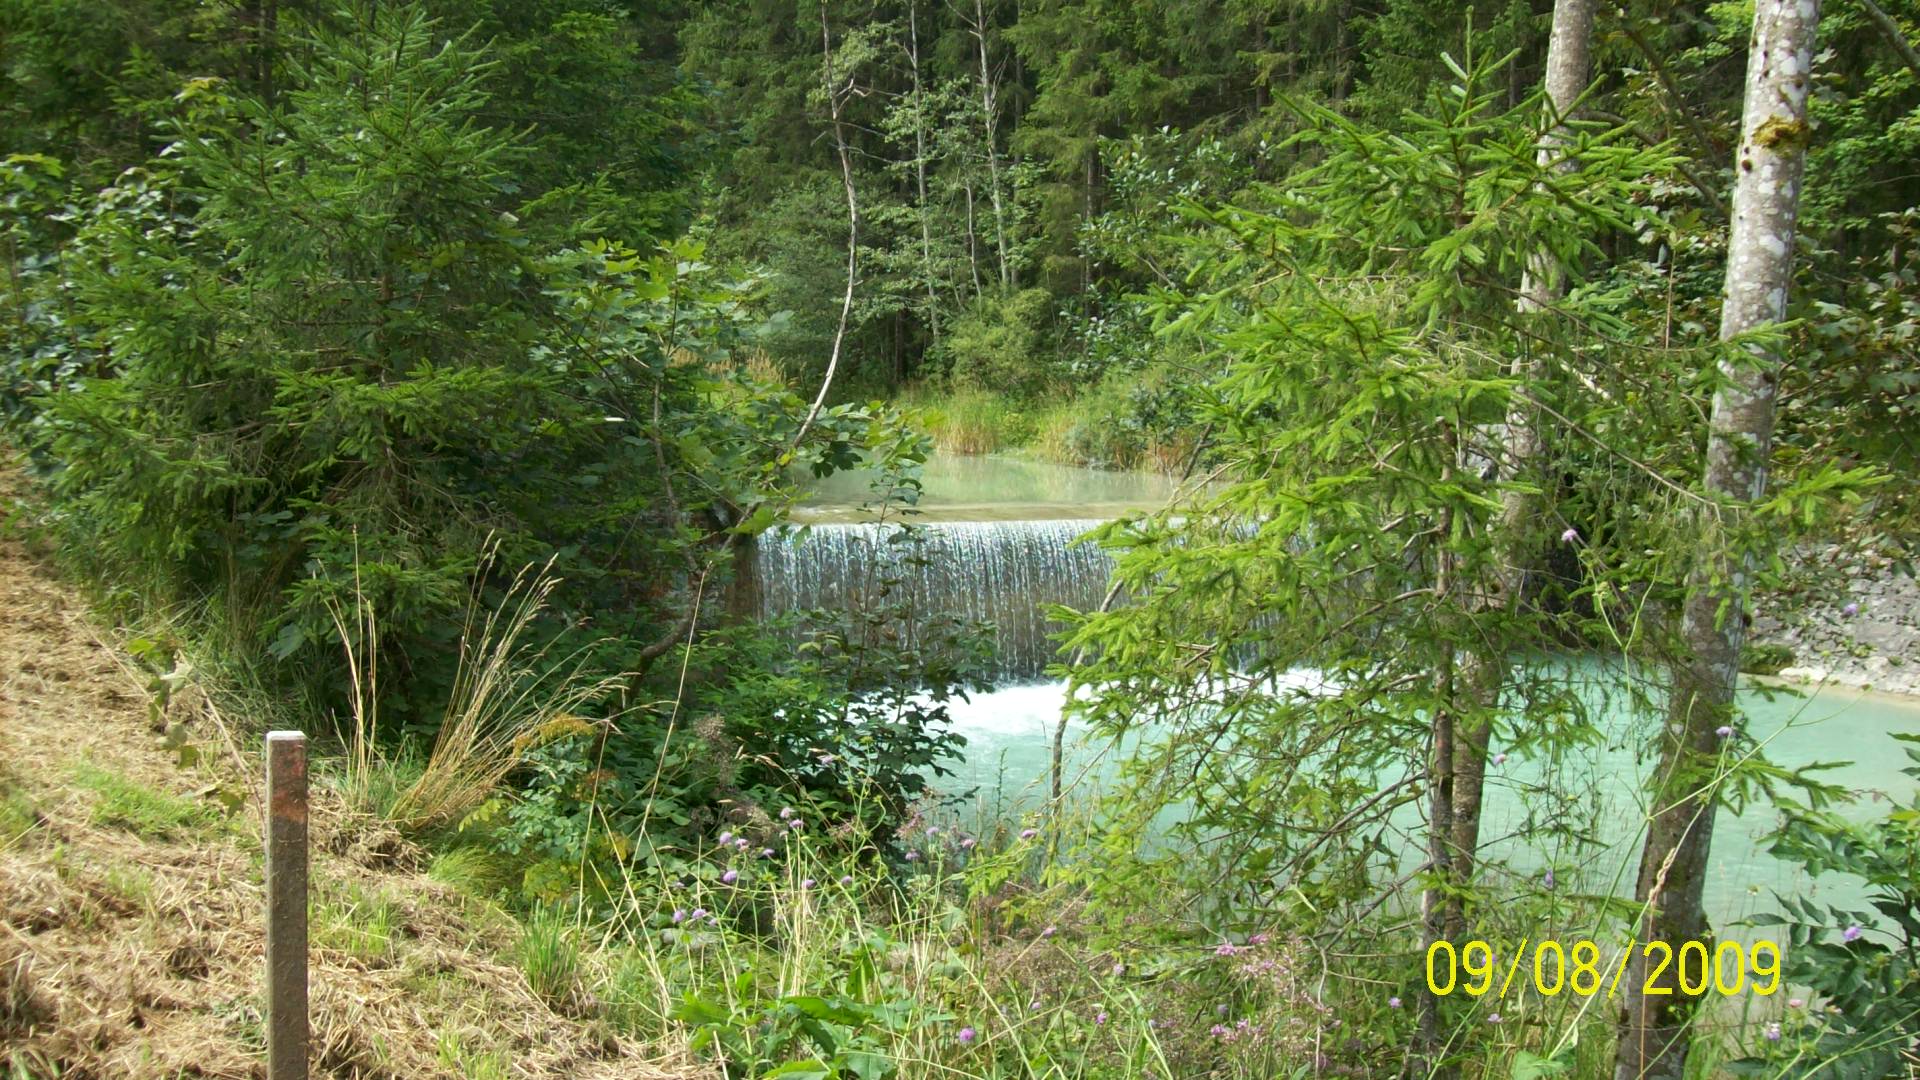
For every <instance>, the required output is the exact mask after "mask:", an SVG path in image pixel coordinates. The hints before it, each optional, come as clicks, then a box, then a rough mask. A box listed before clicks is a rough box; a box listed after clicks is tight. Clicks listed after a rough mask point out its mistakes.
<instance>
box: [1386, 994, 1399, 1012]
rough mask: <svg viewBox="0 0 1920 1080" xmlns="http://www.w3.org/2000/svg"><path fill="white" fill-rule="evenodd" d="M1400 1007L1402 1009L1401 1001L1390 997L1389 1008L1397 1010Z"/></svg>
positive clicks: (1388, 1000)
mask: <svg viewBox="0 0 1920 1080" xmlns="http://www.w3.org/2000/svg"><path fill="white" fill-rule="evenodd" d="M1399 1007H1400V999H1399V998H1398V997H1390V998H1388V999H1387V1008H1389V1009H1397V1008H1399Z"/></svg>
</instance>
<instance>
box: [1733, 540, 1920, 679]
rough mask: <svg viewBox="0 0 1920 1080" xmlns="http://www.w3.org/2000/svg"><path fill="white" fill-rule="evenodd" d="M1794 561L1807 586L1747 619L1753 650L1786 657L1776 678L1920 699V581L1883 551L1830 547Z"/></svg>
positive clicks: (1804, 555) (1778, 599)
mask: <svg viewBox="0 0 1920 1080" xmlns="http://www.w3.org/2000/svg"><path fill="white" fill-rule="evenodd" d="M1799 561H1800V562H1801V567H1800V569H1802V570H1804V571H1805V575H1804V576H1805V579H1806V580H1807V582H1808V584H1807V585H1806V586H1805V587H1803V588H1801V589H1799V590H1797V591H1796V592H1795V593H1794V594H1792V595H1784V596H1778V597H1775V598H1773V599H1772V601H1771V602H1763V603H1762V604H1761V605H1760V606H1759V610H1758V611H1756V612H1755V614H1754V620H1753V627H1752V635H1751V638H1752V641H1753V644H1754V645H1755V646H1756V647H1757V651H1759V652H1761V653H1765V652H1768V651H1771V652H1773V653H1775V654H1776V655H1777V656H1778V657H1780V658H1781V659H1785V657H1786V655H1787V654H1788V653H1791V659H1790V660H1787V661H1786V663H1785V665H1784V666H1783V667H1780V669H1779V671H1778V676H1779V677H1780V678H1781V679H1783V680H1785V681H1787V682H1790V683H1800V684H1808V685H1814V684H1820V683H1828V684H1833V685H1839V686H1850V687H1859V688H1862V689H1869V690H1877V691H1880V692H1882V693H1891V694H1913V695H1920V581H1916V580H1915V579H1914V578H1913V577H1912V576H1911V575H1910V574H1908V573H1907V572H1906V570H1905V568H1904V567H1903V566H1902V565H1901V564H1900V563H1899V561H1898V560H1897V559H1896V558H1894V557H1893V556H1892V555H1890V554H1887V553H1884V552H1866V553H1862V552H1858V551H1849V550H1845V549H1842V548H1841V547H1840V546H1838V545H1832V546H1828V547H1824V548H1815V549H1811V550H1809V551H1807V552H1805V553H1803V555H1802V557H1801V559H1800V560H1799ZM1796 576H1799V575H1796ZM1769 666H1771V665H1769Z"/></svg>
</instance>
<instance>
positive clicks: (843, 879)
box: [840, 874, 853, 889]
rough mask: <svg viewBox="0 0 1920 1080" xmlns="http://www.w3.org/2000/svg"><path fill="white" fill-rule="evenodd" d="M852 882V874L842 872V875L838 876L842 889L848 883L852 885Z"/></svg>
mask: <svg viewBox="0 0 1920 1080" xmlns="http://www.w3.org/2000/svg"><path fill="white" fill-rule="evenodd" d="M852 884H853V875H852V874H842V875H841V876H840V887H841V888H843V889H844V888H846V887H847V886H849V885H852Z"/></svg>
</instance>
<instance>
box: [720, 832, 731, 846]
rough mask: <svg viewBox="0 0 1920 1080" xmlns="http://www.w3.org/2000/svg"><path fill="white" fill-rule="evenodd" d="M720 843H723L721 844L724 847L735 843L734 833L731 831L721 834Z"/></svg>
mask: <svg viewBox="0 0 1920 1080" xmlns="http://www.w3.org/2000/svg"><path fill="white" fill-rule="evenodd" d="M720 843H721V844H723V845H724V844H731V843H733V833H732V832H731V831H729V832H723V833H721V834H720Z"/></svg>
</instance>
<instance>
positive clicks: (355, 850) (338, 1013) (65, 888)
mask: <svg viewBox="0 0 1920 1080" xmlns="http://www.w3.org/2000/svg"><path fill="white" fill-rule="evenodd" d="M5 482H6V477H5V476H4V475H0V485H4V483H5ZM0 497H4V489H3V488H0ZM109 636H111V635H109ZM123 662H124V661H123V660H122V658H119V657H117V656H116V655H115V654H114V652H113V651H112V650H110V649H109V648H107V647H106V646H104V645H102V644H101V643H100V641H99V640H98V638H97V637H96V635H95V633H94V630H93V628H92V627H91V626H90V625H89V624H88V622H87V621H86V618H85V611H84V608H83V606H82V605H81V604H80V602H79V601H78V600H77V599H76V598H75V597H74V596H73V594H72V593H70V592H69V591H68V590H66V589H65V588H63V587H62V586H61V585H60V584H59V583H58V582H56V581H55V580H54V579H53V578H52V576H51V575H50V573H49V572H48V571H47V570H46V569H45V568H44V567H43V566H42V565H41V564H40V563H38V562H37V561H36V560H34V559H32V558H31V557H29V556H28V554H27V553H26V552H25V551H23V550H22V549H21V547H20V545H19V544H18V543H16V542H14V541H12V540H9V539H5V538H0V762H6V763H7V773H6V775H5V776H4V777H0V781H4V782H3V783H0V788H4V790H0V799H3V800H4V801H5V802H6V804H7V805H8V806H11V807H13V808H14V811H13V812H11V813H10V814H9V815H8V818H7V820H8V821H9V822H10V823H11V824H10V825H9V826H8V827H9V829H10V834H9V835H11V839H10V840H8V842H6V843H3V844H0V1075H5V1076H7V1077H8V1080H14V1078H15V1077H31V1078H34V1080H49V1078H53V1077H59V1078H60V1080H147V1078H153V1080H161V1078H165V1080H178V1078H182V1077H200V1078H233V1080H240V1078H249V1080H252V1078H259V1077H262V1076H263V1075H264V1064H263V1060H262V1034H261V1030H262V1029H261V1017H260V1001H261V998H260V988H261V975H262V966H261V957H262V955H263V951H264V936H263V927H262V906H263V901H262V895H261V885H260V881H261V870H260V852H259V843H258V841H257V839H256V837H257V836H258V835H259V827H260V819H259V792H258V790H257V777H258V774H259V770H258V760H257V756H255V755H253V754H251V753H243V752H241V751H240V750H239V749H238V748H237V747H233V746H231V745H230V744H228V743H227V742H226V741H225V739H224V737H223V736H222V734H221V732H222V729H223V727H224V725H223V724H221V723H220V722H219V720H218V717H217V714H216V713H214V712H213V710H212V707H211V705H210V703H207V702H206V701H205V700H204V699H203V698H199V697H198V696H197V695H187V694H176V695H175V696H174V699H173V701H172V703H171V704H170V706H169V707H168V710H167V712H166V714H165V715H164V716H163V717H162V719H163V721H165V722H166V723H168V724H170V725H171V726H172V727H174V728H177V729H179V730H180V731H181V732H183V733H184V734H185V735H186V737H187V738H188V739H190V740H192V741H193V742H194V743H195V744H196V745H199V746H201V747H202V748H203V749H204V750H208V751H212V752H208V753H203V754H201V755H200V761H199V763H198V764H196V765H194V766H192V767H191V768H182V767H181V766H179V765H178V764H177V763H176V761H175V759H174V757H173V755H172V754H171V753H170V752H169V751H167V750H166V749H165V746H164V744H163V743H162V740H161V738H160V736H159V735H158V734H157V733H155V732H154V731H153V730H152V727H151V726H150V725H149V720H148V713H147V704H146V700H145V696H144V691H143V690H142V689H141V685H140V684H139V683H137V682H135V681H134V680H133V679H132V678H130V676H129V674H128V672H127V670H126V669H123V667H122V664H123ZM130 666H131V665H128V667H130ZM83 763H85V764H84V766H83ZM76 768H85V769H91V770H96V771H97V776H99V777H107V778H110V779H108V780H104V781H102V782H101V783H100V784H96V785H95V788H94V789H93V790H89V789H88V788H87V787H83V786H79V785H75V784H73V783H71V782H70V779H71V777H72V776H73V774H74V770H75V769H76ZM215 785H224V786H226V787H228V788H230V789H236V790H240V791H244V792H246V793H247V796H248V797H247V800H246V802H245V804H244V805H243V806H242V807H241V808H240V810H239V811H238V812H237V815H236V817H235V818H234V819H233V820H232V821H230V822H226V823H224V824H220V822H221V818H220V815H221V814H222V813H224V811H220V810H218V809H215V810H213V811H212V813H213V817H214V820H215V822H216V826H217V827H200V826H193V827H183V828H177V829H176V828H168V829H165V830H163V831H161V832H159V833H155V832H153V831H152V830H140V829H135V828H131V827H128V826H127V825H126V824H124V823H108V822H106V821H103V820H99V819H97V818H96V815H97V814H99V813H100V810H101V807H102V805H103V799H105V798H109V797H118V798H121V799H123V800H131V802H130V803H128V804H127V805H131V806H134V807H136V808H145V809H151V808H152V807H155V806H159V807H163V808H173V809H177V808H178V807H180V806H182V805H193V806H198V805H202V804H205V805H208V806H212V805H214V804H213V803H212V802H211V801H210V800H209V799H207V797H206V796H205V795H204V794H203V793H204V792H206V791H207V790H208V789H209V788H212V787H214V786H215ZM103 790H104V791H108V792H113V793H116V794H115V795H113V796H108V795H104V794H103V793H102V792H103ZM315 796H316V802H315V806H314V811H313V840H314V866H313V880H314V884H315V890H314V891H315V897H316V900H315V924H316V931H317V932H316V934H315V940H314V948H313V953H312V975H311V985H312V1001H313V1005H312V1017H313V1020H312V1023H313V1046H314V1058H313V1063H314V1068H313V1075H314V1076H315V1077H316V1078H335V1080H347V1078H357V1080H401V1078H405V1080H414V1078H467V1080H481V1078H487V1077H499V1078H502V1080H504V1078H506V1077H515V1078H528V1077H583V1078H588V1080H612V1078H636V1080H640V1078H645V1080H652V1078H665V1077H675V1076H695V1075H704V1073H702V1072H701V1071H700V1070H698V1069H696V1068H694V1067H692V1066H689V1065H687V1064H686V1063H684V1062H682V1061H680V1060H678V1059H677V1058H675V1057H672V1056H663V1055H662V1054H660V1053H659V1052H657V1051H656V1050H654V1049H653V1048H650V1047H647V1046H643V1045H640V1044H638V1043H636V1042H634V1041H632V1040H630V1039H627V1038H624V1037H621V1036H619V1035H618V1034H616V1033H615V1032H614V1029H613V1026H612V1025H611V1024H609V1023H607V1022H605V1021H603V1020H601V1019H598V1018H596V1017H595V1016H594V1015H592V1014H591V1012H590V1010H584V1009H583V1010H581V1011H582V1013H583V1014H585V1015H582V1016H576V1015H569V1014H566V1013H562V1012H556V1011H555V1010H554V1009H553V1008H552V1007H551V1006H550V1005H549V1004H548V1003H547V1002H546V1001H545V1000H543V999H542V998H541V997H540V996H539V995H537V994H535V993H534V991H533V989H532V988H531V987H530V986H529V985H528V984H527V979H526V976H525V975H524V974H523V973H522V971H521V969H520V968H519V966H518V965H517V964H516V963H515V962H514V960H515V957H516V955H517V952H518V950H519V948H520V934H519V932H518V930H517V929H516V927H515V925H514V923H513V920H512V919H510V918H508V917H507V916H506V915H504V914H503V913H501V912H500V911H498V910H497V909H495V908H494V907H492V906H491V905H490V904H488V903H487V902H485V901H482V900H477V899H474V898H472V897H469V896H465V895H462V894H461V893H459V892H458V891H456V890H454V889H451V888H449V887H447V886H444V885H440V884H437V883H435V882H433V881H431V880H429V879H428V878H427V877H425V876H424V875H423V874H420V873H417V872H415V871H413V870H412V869H410V867H411V865H412V864H414V863H415V862H417V861H418V860H417V859H416V858H414V857H413V855H412V853H410V852H409V851H408V850H407V849H406V846H405V844H404V841H401V840H399V839H398V838H397V837H394V836H392V835H389V834H383V833H381V832H380V831H379V830H378V829H377V828H374V829H371V830H369V829H368V828H367V825H368V823H367V822H366V821H365V820H364V819H363V818H361V817H359V816H357V815H354V814H351V813H349V812H347V811H346V809H345V808H344V806H343V804H342V802H341V800H340V799H338V798H337V797H335V796H333V795H332V794H331V793H330V792H328V791H326V790H325V789H321V788H316V789H315ZM109 816H111V815H109ZM189 816H190V817H195V818H197V817H198V816H199V815H198V813H197V812H194V813H192V814H190V815H189ZM163 818H164V819H166V820H171V819H170V818H165V816H164V815H163ZM136 820H143V819H140V818H136ZM0 839H6V837H4V836H0ZM356 905H357V906H356ZM376 909H377V914H378V918H377V919H373V918H367V917H366V916H368V915H370V914H372V913H374V912H375V910H376ZM349 922H351V923H354V924H355V926H356V928H357V930H358V931H359V933H358V935H357V936H353V935H346V936H342V935H336V936H335V937H334V938H332V939H329V938H328V936H327V934H326V933H325V932H324V930H323V928H324V927H327V926H334V927H336V928H337V927H339V926H340V925H343V924H346V923H349ZM586 962H595V961H594V960H593V958H591V957H588V958H586Z"/></svg>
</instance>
